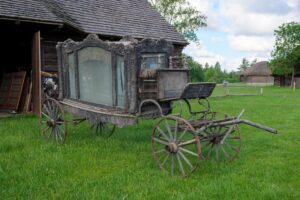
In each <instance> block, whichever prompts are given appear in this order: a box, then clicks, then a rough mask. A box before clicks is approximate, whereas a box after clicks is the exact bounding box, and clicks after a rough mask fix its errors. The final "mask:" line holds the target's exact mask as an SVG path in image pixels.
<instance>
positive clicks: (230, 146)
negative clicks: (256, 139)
mask: <svg viewBox="0 0 300 200" xmlns="http://www.w3.org/2000/svg"><path fill="white" fill-rule="evenodd" d="M224 145H226V146H228V147H229V148H230V149H232V150H234V151H235V152H238V148H236V147H234V146H232V145H230V144H228V143H227V142H224Z"/></svg>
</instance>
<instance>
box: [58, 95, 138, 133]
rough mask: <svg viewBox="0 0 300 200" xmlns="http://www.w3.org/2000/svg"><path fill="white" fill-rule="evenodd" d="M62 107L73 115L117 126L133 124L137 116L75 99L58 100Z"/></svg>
mask: <svg viewBox="0 0 300 200" xmlns="http://www.w3.org/2000/svg"><path fill="white" fill-rule="evenodd" d="M60 103H61V104H62V105H63V107H64V109H65V110H66V111H68V112H70V113H71V114H73V115H74V116H81V117H83V118H87V119H89V120H90V121H91V122H92V123H97V122H107V123H112V124H116V125H117V126H118V127H123V126H125V125H131V124H135V123H136V120H137V117H136V116H135V115H133V114H128V113H124V112H120V111H116V110H114V109H103V108H99V107H98V106H92V105H88V104H85V103H80V102H77V101H72V100H68V99H64V100H63V101H60Z"/></svg>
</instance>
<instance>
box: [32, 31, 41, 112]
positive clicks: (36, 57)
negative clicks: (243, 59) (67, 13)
mask: <svg viewBox="0 0 300 200" xmlns="http://www.w3.org/2000/svg"><path fill="white" fill-rule="evenodd" d="M31 80H32V103H33V112H34V113H35V114H37V115H39V116H40V114H41V100H42V96H41V35H40V31H38V32H35V33H34V34H33V39H32V78H31Z"/></svg>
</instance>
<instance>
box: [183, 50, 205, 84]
mask: <svg viewBox="0 0 300 200" xmlns="http://www.w3.org/2000/svg"><path fill="white" fill-rule="evenodd" d="M184 57H185V59H186V62H187V64H188V67H189V69H190V78H191V81H192V82H203V81H204V72H203V68H202V65H201V64H199V63H198V62H196V61H195V60H193V58H192V57H190V56H187V55H184Z"/></svg>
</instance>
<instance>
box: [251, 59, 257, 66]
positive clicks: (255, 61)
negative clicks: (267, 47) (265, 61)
mask: <svg viewBox="0 0 300 200" xmlns="http://www.w3.org/2000/svg"><path fill="white" fill-rule="evenodd" d="M256 63H257V58H255V59H253V60H252V61H251V64H250V66H253V65H255V64H256Z"/></svg>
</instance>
